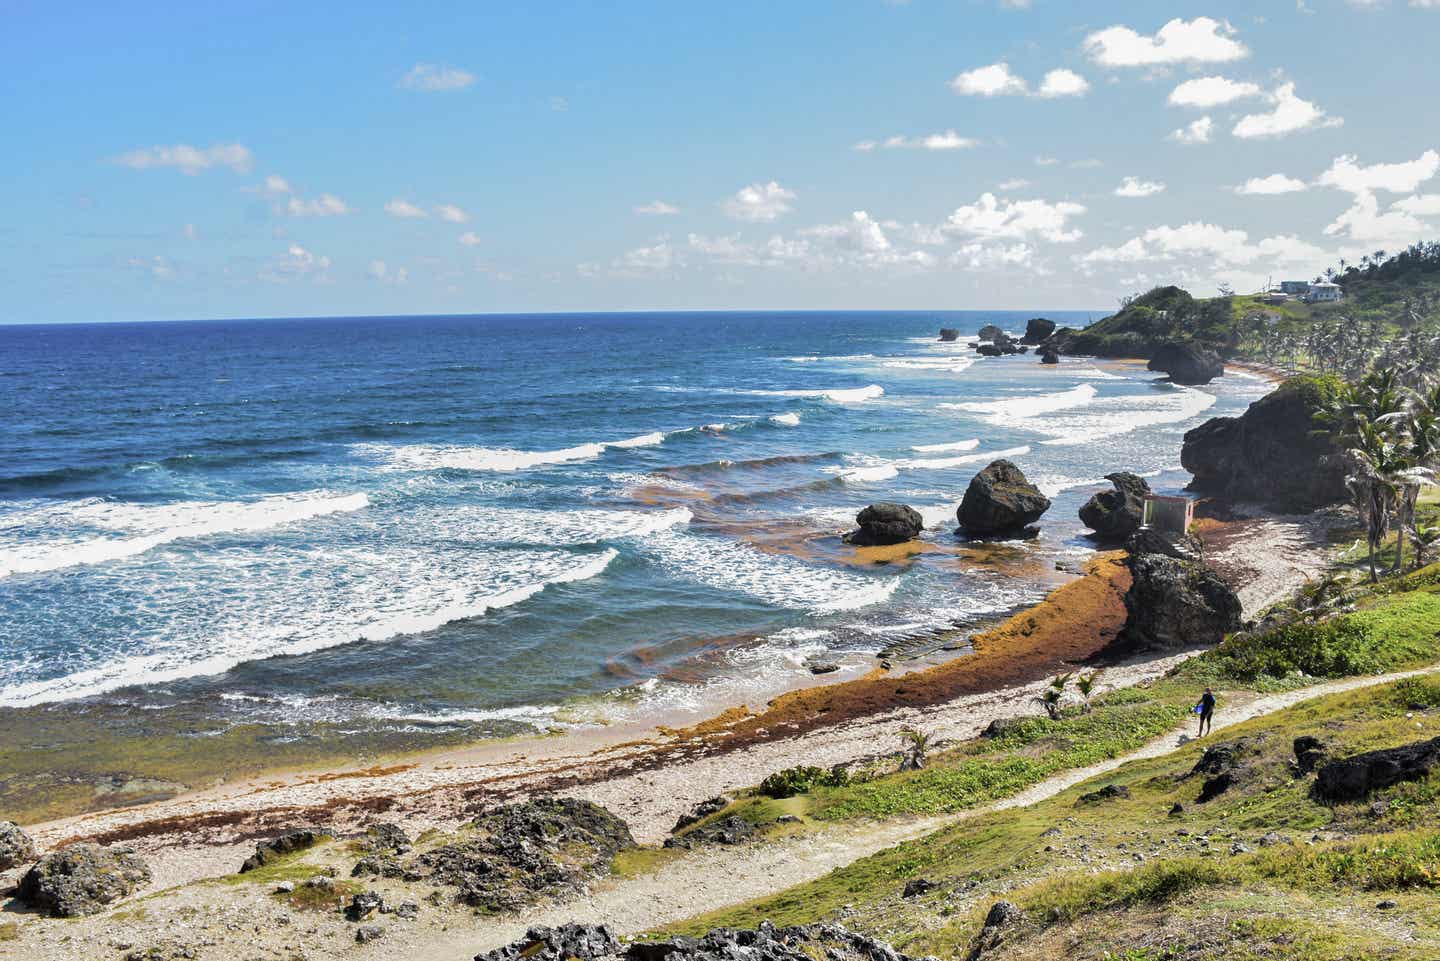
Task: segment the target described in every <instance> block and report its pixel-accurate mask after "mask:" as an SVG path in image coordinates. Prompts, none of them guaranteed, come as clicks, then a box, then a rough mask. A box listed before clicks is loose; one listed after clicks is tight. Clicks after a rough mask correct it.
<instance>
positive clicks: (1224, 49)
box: [1083, 17, 1250, 67]
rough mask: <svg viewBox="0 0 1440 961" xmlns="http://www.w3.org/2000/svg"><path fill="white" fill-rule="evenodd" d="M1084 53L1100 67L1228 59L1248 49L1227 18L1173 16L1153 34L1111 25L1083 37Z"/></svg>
mask: <svg viewBox="0 0 1440 961" xmlns="http://www.w3.org/2000/svg"><path fill="white" fill-rule="evenodd" d="M1083 49H1084V50H1085V53H1086V54H1088V55H1089V57H1090V59H1092V60H1094V61H1095V62H1096V63H1098V64H1100V65H1101V66H1104V67H1154V66H1164V65H1167V64H1178V63H1228V62H1230V61H1233V60H1240V59H1243V58H1244V57H1246V56H1248V55H1249V53H1250V51H1249V50H1247V49H1246V48H1245V45H1244V44H1242V43H1240V42H1239V41H1238V40H1236V39H1235V28H1234V27H1232V26H1231V25H1230V24H1229V23H1228V22H1227V21H1224V20H1212V19H1211V18H1209V17H1196V18H1195V19H1194V20H1190V21H1186V20H1181V19H1179V18H1176V19H1174V20H1171V21H1170V22H1169V23H1167V24H1165V25H1164V26H1163V27H1161V28H1160V29H1159V31H1157V32H1156V33H1155V34H1154V36H1146V35H1144V34H1141V33H1138V32H1136V31H1135V30H1133V29H1131V28H1130V27H1126V26H1118V25H1117V26H1114V27H1107V28H1106V29H1104V30H1099V31H1096V32H1095V33H1092V34H1090V35H1089V36H1088V37H1086V38H1085V42H1084V44H1083Z"/></svg>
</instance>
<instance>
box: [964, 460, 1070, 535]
mask: <svg viewBox="0 0 1440 961" xmlns="http://www.w3.org/2000/svg"><path fill="white" fill-rule="evenodd" d="M1049 509H1050V498H1048V497H1046V496H1045V495H1044V494H1042V493H1040V489H1039V488H1038V487H1036V486H1035V485H1034V484H1032V483H1030V481H1028V480H1027V479H1026V478H1025V474H1024V472H1022V471H1021V470H1020V468H1018V467H1016V466H1015V465H1014V464H1012V463H1011V462H1010V461H1008V460H997V461H994V462H993V463H991V464H990V466H988V467H986V468H985V469H984V470H982V471H981V472H980V473H978V474H976V475H975V477H974V478H972V479H971V481H970V486H969V487H968V488H966V490H965V497H964V499H963V500H961V502H960V507H959V509H958V510H956V512H955V516H956V518H957V519H958V520H959V521H960V529H961V532H962V533H964V534H966V535H967V536H980V537H989V536H995V535H1017V534H1021V533H1026V528H1027V527H1029V525H1032V524H1034V523H1035V522H1036V521H1038V520H1039V519H1040V516H1041V515H1042V514H1044V513H1045V512H1046V511H1047V510H1049ZM1029 533H1032V534H1033V532H1029Z"/></svg>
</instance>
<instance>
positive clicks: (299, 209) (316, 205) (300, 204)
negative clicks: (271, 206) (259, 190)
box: [285, 194, 351, 217]
mask: <svg viewBox="0 0 1440 961" xmlns="http://www.w3.org/2000/svg"><path fill="white" fill-rule="evenodd" d="M285 212H286V213H288V214H289V215H290V216H292V217H341V216H344V215H345V214H348V213H350V212H351V210H350V207H349V205H347V204H346V203H345V201H343V200H341V199H340V198H339V197H337V196H335V195H334V194H321V195H320V196H319V197H316V198H315V199H313V200H304V199H302V198H300V197H291V198H290V200H289V201H288V202H287V203H286V204H285Z"/></svg>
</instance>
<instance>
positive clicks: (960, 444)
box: [910, 438, 980, 454]
mask: <svg viewBox="0 0 1440 961" xmlns="http://www.w3.org/2000/svg"><path fill="white" fill-rule="evenodd" d="M979 446H980V439H979V438H972V439H970V440H957V441H955V442H953V443H950V444H916V445H915V446H914V447H912V448H910V449H911V450H913V451H916V452H917V453H920V454H943V453H946V452H948V451H957V450H974V449H975V448H977V447H979Z"/></svg>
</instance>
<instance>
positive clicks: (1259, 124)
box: [1231, 83, 1345, 140]
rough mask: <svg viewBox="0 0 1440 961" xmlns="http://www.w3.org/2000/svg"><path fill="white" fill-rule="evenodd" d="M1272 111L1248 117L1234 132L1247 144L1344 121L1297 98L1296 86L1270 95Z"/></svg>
mask: <svg viewBox="0 0 1440 961" xmlns="http://www.w3.org/2000/svg"><path fill="white" fill-rule="evenodd" d="M1269 98H1270V103H1271V104H1272V107H1271V109H1270V110H1268V111H1266V112H1265V113H1252V114H1246V115H1245V116H1243V117H1241V118H1240V119H1239V121H1237V122H1236V124H1235V127H1234V129H1233V130H1232V131H1231V133H1233V134H1234V135H1235V136H1237V137H1240V138H1241V139H1244V140H1250V139H1255V138H1261V137H1283V136H1285V135H1286V134H1292V133H1298V132H1300V131H1302V130H1314V129H1317V128H1320V127H1338V126H1340V125H1341V124H1343V123H1344V122H1345V121H1344V120H1343V119H1342V118H1340V117H1331V116H1329V115H1328V114H1326V113H1325V111H1324V110H1322V109H1321V108H1320V107H1318V106H1317V105H1316V104H1314V103H1312V102H1311V101H1309V100H1304V99H1301V98H1300V97H1297V96H1296V95H1295V84H1293V83H1285V84H1281V85H1280V86H1279V87H1277V88H1276V89H1275V91H1274V92H1273V93H1271V94H1270V95H1269Z"/></svg>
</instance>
